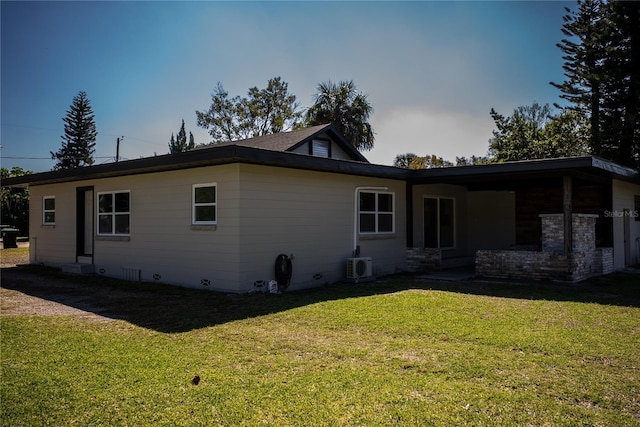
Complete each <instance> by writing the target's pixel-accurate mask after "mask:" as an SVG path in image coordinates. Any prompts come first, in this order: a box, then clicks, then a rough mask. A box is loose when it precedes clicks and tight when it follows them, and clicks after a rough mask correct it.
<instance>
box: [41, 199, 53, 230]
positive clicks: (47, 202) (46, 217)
mask: <svg viewBox="0 0 640 427" xmlns="http://www.w3.org/2000/svg"><path fill="white" fill-rule="evenodd" d="M55 223H56V198H55V196H45V197H43V198H42V224H43V225H55Z"/></svg>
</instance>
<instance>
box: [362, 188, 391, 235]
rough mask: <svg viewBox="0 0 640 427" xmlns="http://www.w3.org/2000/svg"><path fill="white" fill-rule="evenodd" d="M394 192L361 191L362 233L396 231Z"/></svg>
mask: <svg viewBox="0 0 640 427" xmlns="http://www.w3.org/2000/svg"><path fill="white" fill-rule="evenodd" d="M393 199H394V193H390V192H383V191H361V192H360V194H359V200H360V204H359V217H360V233H363V234H375V233H393V232H394V223H395V221H394V216H395V213H394V200H393Z"/></svg>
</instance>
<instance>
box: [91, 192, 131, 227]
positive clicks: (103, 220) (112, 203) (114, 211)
mask: <svg viewBox="0 0 640 427" xmlns="http://www.w3.org/2000/svg"><path fill="white" fill-rule="evenodd" d="M130 205H131V203H130V192H129V191H117V192H108V193H98V235H99V236H100V235H102V236H116V235H117V236H128V235H129V231H130V230H129V224H130V219H131V208H130Z"/></svg>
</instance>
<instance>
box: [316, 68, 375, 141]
mask: <svg viewBox="0 0 640 427" xmlns="http://www.w3.org/2000/svg"><path fill="white" fill-rule="evenodd" d="M372 112H373V106H372V105H371V103H370V102H369V100H368V99H367V95H365V94H363V93H361V92H358V91H357V90H356V85H355V83H354V82H353V80H351V81H341V82H339V83H337V84H336V83H332V82H331V81H327V82H322V83H320V84H319V85H318V88H317V93H316V95H315V96H314V104H313V106H311V108H309V109H308V110H307V114H306V122H307V124H308V125H310V126H313V125H320V124H324V123H331V124H333V125H334V126H335V127H336V128H338V130H339V131H340V133H341V134H342V135H343V136H344V137H345V138H346V139H347V141H349V142H351V144H352V145H353V146H354V147H355V148H357V149H358V150H371V149H372V148H373V143H374V140H375V137H374V132H373V129H372V128H371V125H370V124H369V116H370V115H371V113H372Z"/></svg>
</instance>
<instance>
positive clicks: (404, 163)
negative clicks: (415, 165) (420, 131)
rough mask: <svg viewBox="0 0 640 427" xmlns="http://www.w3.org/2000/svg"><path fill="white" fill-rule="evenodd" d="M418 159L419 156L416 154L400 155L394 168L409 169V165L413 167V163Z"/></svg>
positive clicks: (395, 161)
mask: <svg viewBox="0 0 640 427" xmlns="http://www.w3.org/2000/svg"><path fill="white" fill-rule="evenodd" d="M416 157H418V156H417V155H416V154H414V153H406V154H398V155H397V156H396V158H395V160H394V161H393V166H395V167H397V168H405V169H408V168H409V165H411V162H412V161H413V159H415V158H416Z"/></svg>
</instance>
